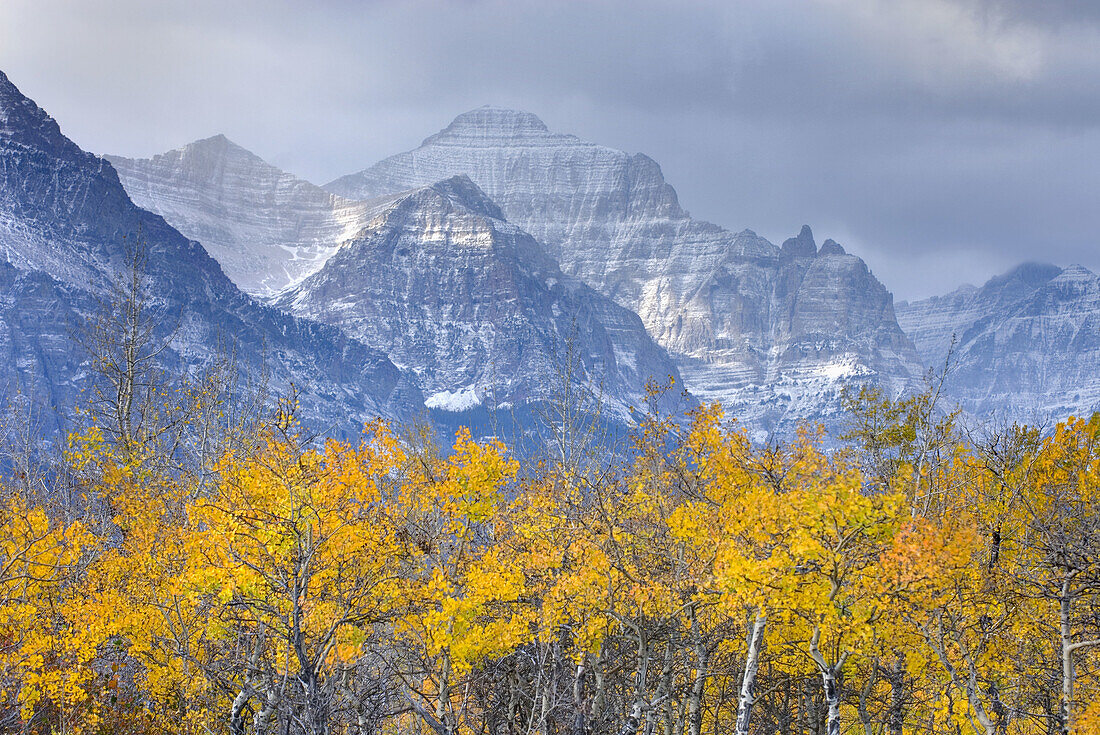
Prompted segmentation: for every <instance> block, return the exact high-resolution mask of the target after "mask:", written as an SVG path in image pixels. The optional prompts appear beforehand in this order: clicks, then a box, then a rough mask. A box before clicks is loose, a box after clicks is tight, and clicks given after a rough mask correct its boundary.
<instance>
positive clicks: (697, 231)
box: [325, 107, 921, 430]
mask: <svg viewBox="0 0 1100 735" xmlns="http://www.w3.org/2000/svg"><path fill="white" fill-rule="evenodd" d="M458 174H466V175H468V176H469V177H470V178H471V179H472V180H473V181H474V183H476V184H477V185H478V186H480V187H481V188H482V189H483V190H484V191H485V192H486V193H487V194H488V196H489V197H490V198H491V199H492V200H493V201H494V202H496V203H497V204H498V205H500V207H501V209H502V210H503V213H504V215H505V217H507V219H508V220H509V221H510V222H512V223H514V224H515V225H516V226H518V227H520V228H521V229H523V230H525V231H527V232H529V233H530V234H531V235H533V236H534V237H535V238H536V239H537V240H538V241H539V242H541V243H543V244H544V245H545V246H546V248H547V250H548V252H549V254H550V255H551V256H552V257H554V258H556V259H557V260H558V262H559V263H560V265H561V268H562V270H563V271H564V272H565V273H568V274H570V275H575V276H577V277H579V278H581V279H582V280H584V281H585V282H586V283H588V284H589V285H590V286H592V287H593V288H595V289H596V290H598V291H600V292H601V293H603V294H605V295H607V296H610V297H611V298H613V299H614V300H615V301H616V302H618V303H619V304H621V305H622V306H625V307H627V308H629V309H631V310H633V311H635V312H636V313H637V314H638V315H639V316H640V317H641V318H642V321H643V323H644V324H645V326H646V328H647V330H648V331H649V333H650V334H651V335H652V336H653V338H654V339H655V340H656V341H657V342H658V343H659V344H661V345H662V346H664V347H665V348H667V349H668V350H669V352H670V353H672V355H673V357H674V359H675V360H676V361H677V363H678V364H679V365H680V367H681V371H682V372H683V374H684V377H685V380H686V381H687V386H688V388H689V389H691V390H692V391H693V392H694V393H695V394H696V395H698V396H700V397H702V398H706V399H716V400H720V401H722V402H723V403H724V404H725V405H726V406H727V408H729V409H730V410H731V411H732V412H733V413H735V414H736V415H738V416H739V417H740V418H742V419H744V420H747V421H750V422H752V423H753V424H755V425H756V426H758V427H762V428H763V429H764V430H772V429H774V428H776V427H777V426H780V425H786V426H788V427H789V426H790V424H791V423H792V422H793V421H795V420H798V419H805V418H820V417H823V416H824V415H826V414H828V413H830V412H832V411H835V410H836V408H837V406H836V400H835V397H836V392H837V390H838V389H839V388H840V387H841V386H842V385H843V384H845V383H846V382H851V381H867V380H879V381H881V382H884V383H885V384H886V385H887V387H888V389H889V390H892V391H898V390H900V389H902V388H903V387H904V386H907V385H909V384H910V383H911V381H912V380H913V378H914V377H916V376H918V375H919V374H920V372H921V366H920V362H919V360H918V358H917V355H916V352H915V351H914V349H913V347H912V345H911V344H910V342H909V341H908V339H907V338H906V337H905V335H904V333H902V331H901V329H900V328H899V327H898V325H897V321H896V319H895V317H894V313H893V305H892V297H891V295H890V294H889V292H887V291H886V289H885V288H884V287H883V286H882V284H881V283H879V282H878V280H877V279H875V277H874V276H873V275H872V274H871V273H870V271H869V270H868V269H867V267H866V265H865V264H864V263H863V261H861V260H860V259H859V258H856V257H854V256H851V255H847V254H846V253H844V251H843V249H842V248H840V247H839V246H838V245H836V244H835V243H832V242H831V241H829V242H827V243H826V245H825V246H824V247H823V248H822V249H821V251H820V252H819V251H818V250H817V247H816V244H815V243H814V242H813V238H812V235H810V233H809V231H808V229H806V230H804V232H803V233H802V234H801V235H800V236H799V237H798V238H793V239H792V241H789V242H791V245H790V246H784V248H777V247H776V246H774V245H773V244H771V243H770V242H768V241H767V240H765V239H763V238H761V237H758V236H756V235H755V234H754V233H752V232H751V231H749V230H746V231H743V232H741V233H738V234H734V233H731V232H728V231H726V230H724V229H723V228H721V227H719V226H717V225H714V224H711V223H708V222H702V221H699V220H695V219H692V218H691V217H690V216H689V215H688V214H687V213H686V212H685V211H684V210H683V209H682V208H681V207H680V204H679V201H678V199H677V196H676V192H675V191H674V190H673V188H672V187H671V186H670V185H669V184H668V183H666V182H665V180H664V177H663V176H662V174H661V170H660V167H659V166H658V165H657V164H656V162H654V161H653V160H652V159H650V158H648V157H646V156H644V155H641V154H634V155H632V154H627V153H624V152H622V151H617V150H613V149H611V148H606V147H604V146H600V145H597V144H594V143H590V142H586V141H582V140H580V139H578V138H576V137H574V136H571V135H561V134H557V133H553V132H550V131H549V130H548V129H547V127H546V126H545V124H543V123H542V121H541V120H539V119H538V118H537V117H535V116H534V115H532V114H530V113H525V112H517V111H513V110H503V109H498V108H490V107H486V108H481V109H478V110H473V111H471V112H468V113H465V114H462V115H459V116H458V117H457V118H455V120H454V121H453V122H452V123H451V124H450V125H449V126H448V127H447V128H445V129H444V130H442V131H441V132H439V133H437V134H435V135H433V136H431V137H429V138H427V139H426V140H425V141H424V142H423V144H422V145H421V146H420V147H419V148H416V149H415V150H412V151H408V152H406V153H401V154H398V155H396V156H393V157H390V158H388V159H386V160H384V161H382V162H380V163H378V164H376V165H374V166H372V167H370V168H368V169H366V170H364V171H361V172H359V173H356V174H352V175H349V176H345V177H343V178H340V179H337V180H336V181H333V182H331V183H329V184H328V185H326V187H325V188H326V189H328V190H329V191H332V192H334V193H336V194H339V195H341V196H345V197H348V198H352V199H370V198H374V197H379V196H384V195H389V194H393V193H395V192H399V191H404V190H408V189H410V188H413V187H417V186H425V185H430V184H431V183H432V182H434V181H438V180H442V179H444V178H447V177H450V176H454V175H458ZM840 366H846V367H840Z"/></svg>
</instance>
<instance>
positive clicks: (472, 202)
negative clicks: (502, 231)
mask: <svg viewBox="0 0 1100 735" xmlns="http://www.w3.org/2000/svg"><path fill="white" fill-rule="evenodd" d="M430 188H431V189H432V190H434V191H436V192H438V193H440V194H442V195H443V196H445V197H447V198H448V199H450V200H451V201H453V202H455V203H457V204H460V205H461V206H463V207H465V208H466V209H468V210H470V211H471V212H476V213H477V214H481V215H484V216H486V217H491V218H493V219H500V220H502V219H504V213H503V212H501V211H500V207H498V206H497V205H496V204H494V203H493V200H492V199H490V198H489V195H488V194H486V193H485V192H484V191H482V190H481V189H480V188H479V187H478V185H477V184H475V183H474V182H473V181H472V180H470V177H469V176H467V175H466V174H459V175H458V176H452V177H451V178H449V179H444V180H443V181H439V182H437V183H435V184H432V186H431V187H430Z"/></svg>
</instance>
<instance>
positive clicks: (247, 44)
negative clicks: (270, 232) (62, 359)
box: [0, 0, 1100, 298]
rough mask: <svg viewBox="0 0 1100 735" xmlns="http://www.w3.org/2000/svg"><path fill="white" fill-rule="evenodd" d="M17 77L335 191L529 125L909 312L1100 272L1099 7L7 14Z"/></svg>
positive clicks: (123, 145)
mask: <svg viewBox="0 0 1100 735" xmlns="http://www.w3.org/2000/svg"><path fill="white" fill-rule="evenodd" d="M0 69H2V70H3V71H5V72H6V73H7V74H8V76H9V77H10V78H11V80H12V81H13V82H14V83H15V84H16V85H18V86H19V87H20V88H21V89H22V90H23V91H24V92H25V93H26V94H28V95H29V96H30V97H32V98H33V99H35V100H36V101H37V102H38V103H39V104H40V105H42V106H43V107H45V108H46V110H48V111H49V112H50V113H51V114H52V115H53V116H54V117H55V118H56V119H57V120H58V121H59V122H60V124H61V126H62V129H63V130H64V131H65V132H66V133H67V134H68V135H69V136H70V137H72V138H73V139H74V140H76V142H77V143H79V144H80V145H81V146H83V147H84V148H86V149H89V150H92V151H96V152H99V153H118V154H123V155H130V156H135V155H137V156H147V155H151V154H153V153H157V152H160V151H162V150H166V149H169V148H175V147H178V146H180V145H182V144H185V143H187V142H189V141H191V140H194V139H197V138H201V137H206V136H209V135H212V134H214V133H218V132H222V133H225V134H226V135H228V136H229V137H230V138H232V139H233V140H235V141H236V142H238V143H240V144H241V145H244V146H245V147H246V148H249V149H251V150H253V151H254V152H256V153H258V154H259V155H261V156H263V157H264V158H266V159H267V160H269V161H271V162H272V163H274V164H276V165H278V166H281V167H282V168H285V169H287V170H289V171H292V172H294V173H296V174H298V175H301V176H304V177H306V178H308V179H310V180H313V181H315V182H318V183H324V182H326V181H328V180H330V179H333V178H335V177H337V176H339V175H342V174H346V173H350V172H352V171H356V170H359V169H361V168H364V167H366V166H368V165H370V164H372V163H374V162H375V161H377V160H378V159H380V158H383V157H385V156H387V155H390V154H392V153H396V152H398V151H401V150H406V149H409V148H412V147H415V146H416V145H417V144H418V143H419V142H420V140H421V139H423V138H424V137H426V136H428V135H430V134H431V133H433V132H435V131H436V130H438V129H440V128H442V127H444V126H445V125H446V124H447V123H448V122H449V121H450V119H451V118H453V117H454V116H455V115H456V114H458V113H460V112H463V111H465V110H467V109H470V108H473V107H477V106H479V105H483V104H495V105H507V106H514V107H519V108H523V109H527V110H530V111H531V112H534V113H536V114H538V115H539V116H540V117H542V118H543V120H545V121H546V123H547V124H548V125H549V126H550V127H551V128H552V129H554V130H558V131H562V132H571V133H575V134H577V135H579V136H581V137H583V138H587V139H591V140H595V141H598V142H601V143H604V144H607V145H611V146H614V147H618V148H622V149H625V150H628V151H632V152H633V151H640V152H643V153H646V154H648V155H650V156H652V157H653V158H655V159H656V160H657V161H658V162H659V163H660V164H661V166H662V168H663V169H664V172H665V175H666V178H667V179H668V180H669V182H670V183H671V184H672V185H673V186H675V187H676V189H677V191H678V192H679V194H680V199H681V202H682V203H683V205H684V206H685V207H686V208H687V209H688V210H689V211H691V212H692V213H693V214H694V215H696V216H698V217H702V218H705V219H709V220H712V221H715V222H718V223H719V224H722V225H725V226H727V227H730V228H732V229H737V230H739V229H742V228H744V227H750V228H752V229H754V230H756V231H757V232H759V233H760V234H762V235H765V236H766V237H768V238H769V239H772V240H773V241H782V240H783V239H784V238H786V237H788V236H790V235H792V234H794V233H796V232H797V231H798V228H799V227H800V226H801V225H802V224H803V223H808V224H810V225H811V226H812V227H813V228H814V232H815V234H816V235H817V236H818V240H819V242H820V241H821V240H823V239H824V238H826V237H833V238H834V239H837V240H839V241H840V242H842V243H843V244H844V245H846V246H847V247H848V249H849V250H850V251H852V252H855V253H857V254H859V255H861V256H863V257H864V258H865V259H866V260H867V262H868V263H869V265H870V266H871V268H872V269H873V270H874V271H875V273H876V274H877V275H878V276H879V277H880V278H881V279H882V280H883V281H884V282H885V283H886V285H887V286H888V287H889V288H890V289H891V290H893V291H894V293H895V294H896V295H897V297H898V298H914V297H920V296H924V295H929V294H932V293H937V292H942V291H946V290H949V289H951V288H954V287H955V286H957V285H958V284H959V283H961V282H963V281H972V282H981V281H983V280H984V279H985V278H987V277H988V276H990V275H992V274H994V273H996V272H1000V271H1002V270H1004V269H1006V268H1008V267H1011V266H1012V265H1014V264H1015V263H1017V262H1020V261H1023V260H1049V261H1053V262H1056V263H1058V264H1060V265H1068V264H1070V263H1081V264H1083V265H1086V266H1088V267H1090V268H1092V269H1094V270H1100V251H1098V248H1097V242H1098V240H1097V235H1098V233H1100V206H1098V205H1097V202H1096V200H1097V192H1100V167H1098V165H1097V163H1098V161H1100V3H1092V2H1084V1H1081V0H1002V1H992V0H990V1H986V0H745V1H736V0H734V1H723V0H716V1H715V2H668V3H650V2H639V1H638V0H630V1H629V2H627V1H624V2H565V1H564V0H544V2H517V1H516V0H507V1H506V2H505V1H502V2H473V1H469V2H449V3H442V2H401V3H396V2H328V3H323V2H309V3H301V2H291V1H289V0H287V1H286V2H273V1H272V0H264V1H262V2H261V1H259V0H255V1H251V0H248V1H241V0H234V1H233V2H225V1H224V0H221V1H218V2H215V1H212V0H210V1H208V0H188V1H186V2H174V1H169V2H165V1H163V0H162V1H159V2H148V0H124V1H119V0H113V1H111V2H108V1H106V0H71V1H70V2H58V1H56V0H2V2H0Z"/></svg>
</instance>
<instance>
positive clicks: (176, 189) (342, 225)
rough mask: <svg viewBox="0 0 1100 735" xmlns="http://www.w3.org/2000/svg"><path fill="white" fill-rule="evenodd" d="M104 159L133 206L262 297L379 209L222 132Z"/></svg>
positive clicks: (309, 269) (300, 274)
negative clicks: (136, 155)
mask: <svg viewBox="0 0 1100 735" xmlns="http://www.w3.org/2000/svg"><path fill="white" fill-rule="evenodd" d="M106 158H107V160H108V161H110V162H111V164H112V165H113V166H114V167H115V170H116V171H118V175H119V178H120V179H121V180H122V184H123V186H125V187H126V192H127V193H128V194H129V195H130V198H131V199H132V200H133V201H134V203H135V204H137V205H138V206H139V207H142V208H144V209H148V210H149V211H150V212H156V213H157V214H159V215H161V216H162V217H164V218H165V219H166V220H167V221H168V222H169V223H171V225H172V226H173V227H175V228H176V229H177V230H179V231H180V232H181V233H183V234H184V235H185V236H187V237H188V238H190V239H192V240H198V241H199V242H201V243H202V244H203V247H205V248H206V250H207V252H209V253H210V254H211V255H212V256H214V258H215V259H216V260H217V261H218V263H220V264H221V266H222V268H223V269H224V270H225V272H226V275H228V276H229V277H230V278H231V279H232V280H233V282H234V283H236V284H237V286H239V287H240V288H241V289H242V290H244V291H246V292H248V293H251V294H255V295H258V296H270V295H271V294H273V293H275V292H277V291H280V290H282V289H284V288H287V287H288V286H291V285H293V284H295V283H298V282H299V281H301V280H302V279H303V278H305V277H306V276H308V275H309V274H310V273H313V272H314V271H316V270H317V269H318V268H320V267H321V266H322V265H324V262H325V261H326V260H327V259H328V258H329V256H331V255H332V253H333V252H335V251H336V248H337V247H339V245H340V243H342V242H343V241H344V240H347V239H348V238H350V237H352V236H353V235H355V233H356V232H358V231H359V230H360V229H362V227H363V225H364V224H365V223H366V222H367V221H368V220H369V219H370V217H371V215H372V213H373V212H374V210H375V209H377V207H375V206H372V205H371V204H366V203H363V202H356V201H350V200H347V199H344V198H343V197H339V196H336V195H333V194H330V193H329V192H327V191H325V190H323V189H321V188H320V187H317V186H314V185H313V184H310V183H309V182H307V181H303V180H302V179H299V178H296V177H294V176H292V175H291V174H288V173H286V172H284V171H281V170H279V169H277V168H275V167H274V166H271V165H270V164H268V163H266V162H265V161H263V159H261V158H259V157H258V156H256V155H255V154H253V153H250V152H249V151H247V150H245V149H244V148H241V147H240V146H238V145H236V144H235V143H232V142H231V141H229V140H228V139H226V138H225V136H222V135H217V136H215V137H213V138H207V139H205V140H199V141H196V142H194V143H191V144H190V145H187V146H185V147H183V148H180V149H178V150H173V151H168V152H167V153H162V154H160V155H157V156H154V157H153V158H142V159H133V158H122V157H120V156H107V157H106Z"/></svg>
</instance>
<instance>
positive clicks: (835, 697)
mask: <svg viewBox="0 0 1100 735" xmlns="http://www.w3.org/2000/svg"><path fill="white" fill-rule="evenodd" d="M821 683H822V684H823V685H824V686H823V689H824V692H825V735H840V687H839V685H838V683H837V677H836V670H835V669H834V668H833V667H831V666H830V667H829V668H828V669H826V670H824V671H822V672H821Z"/></svg>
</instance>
